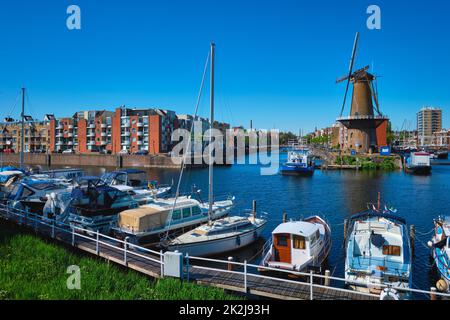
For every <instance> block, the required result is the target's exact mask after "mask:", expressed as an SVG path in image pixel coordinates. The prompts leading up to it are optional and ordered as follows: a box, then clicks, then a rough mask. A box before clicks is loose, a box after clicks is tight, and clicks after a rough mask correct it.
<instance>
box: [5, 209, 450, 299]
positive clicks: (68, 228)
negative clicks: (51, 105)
mask: <svg viewBox="0 0 450 320" xmlns="http://www.w3.org/2000/svg"><path fill="white" fill-rule="evenodd" d="M0 217H3V218H5V219H7V220H8V219H11V218H13V217H15V218H16V222H17V223H18V224H19V225H26V226H29V227H31V228H34V229H35V230H38V227H39V226H47V227H49V231H48V232H47V233H48V235H49V236H50V237H52V238H56V235H57V232H60V233H63V234H66V235H70V243H71V245H72V246H75V245H76V244H77V243H76V240H77V238H78V239H79V238H81V239H86V240H90V241H92V242H93V243H94V244H95V253H96V254H97V255H100V253H101V248H100V246H104V247H108V248H113V249H114V250H118V251H120V252H122V253H123V259H122V262H123V263H124V264H125V265H127V264H128V261H129V258H130V256H134V257H139V258H141V259H144V260H147V261H150V262H152V263H156V264H159V265H160V267H161V270H160V274H161V277H163V275H164V254H163V252H162V251H154V250H151V249H147V248H144V247H141V246H139V245H136V244H132V243H130V242H128V237H127V238H125V240H120V239H117V238H113V237H110V236H107V235H105V234H102V233H100V232H98V231H92V230H86V229H83V228H80V227H77V226H73V225H69V224H66V223H63V222H59V221H56V220H55V219H49V218H45V217H42V216H39V215H36V214H33V213H30V212H28V211H23V210H19V209H13V208H10V207H8V206H6V205H0ZM41 231H42V232H43V230H41ZM60 240H61V241H63V242H66V243H67V240H66V241H64V240H62V239H60ZM130 249H134V250H130ZM139 252H142V254H141V253H139ZM144 253H145V254H144ZM146 254H147V255H146ZM150 255H153V256H154V257H151V256H150ZM184 260H185V266H186V273H185V275H186V277H187V280H188V281H189V278H190V274H191V272H192V270H193V269H198V270H210V271H217V272H224V273H229V274H236V275H240V276H242V278H243V280H242V291H243V292H245V293H248V292H249V289H251V287H249V281H251V279H252V278H260V279H268V280H272V281H277V282H280V283H290V284H297V285H299V286H307V288H308V289H309V299H311V300H313V299H314V297H315V296H316V297H317V298H320V293H319V292H317V289H327V290H329V291H330V292H332V291H335V292H341V293H348V294H349V295H353V296H355V295H360V296H363V297H370V298H379V297H380V296H379V295H378V294H373V293H365V292H359V291H354V290H350V289H346V288H343V287H338V286H336V285H332V284H331V281H336V282H339V283H342V286H344V285H356V286H362V287H367V283H366V282H361V281H351V280H346V279H344V278H340V277H334V276H331V275H330V272H329V271H326V272H325V275H322V274H315V273H313V272H312V271H311V272H298V271H291V270H283V269H279V268H272V267H266V266H262V265H256V264H251V263H248V262H247V261H246V260H245V261H244V262H235V261H232V260H219V259H211V258H201V257H194V256H189V255H186V256H185V257H184ZM192 261H200V262H206V263H210V264H212V263H214V264H219V265H224V266H226V268H217V267H210V266H204V265H197V264H195V265H193V264H192ZM233 266H234V267H235V269H242V270H233ZM252 269H253V271H256V272H251V271H252ZM261 270H265V271H274V272H279V273H284V274H290V275H294V276H299V277H303V278H307V279H308V281H296V280H290V279H284V278H280V277H272V276H267V275H262V274H260V273H258V272H259V271H261ZM314 281H316V283H314ZM317 282H323V284H320V283H317ZM376 286H377V287H378V288H390V289H395V290H396V291H398V292H405V293H416V294H423V295H427V296H429V297H432V298H433V297H434V298H435V297H437V296H440V297H446V298H450V294H448V293H441V292H437V291H434V290H433V291H426V290H420V289H414V288H404V287H397V286H388V285H384V284H376ZM433 289H434V288H433ZM327 298H328V297H327Z"/></svg>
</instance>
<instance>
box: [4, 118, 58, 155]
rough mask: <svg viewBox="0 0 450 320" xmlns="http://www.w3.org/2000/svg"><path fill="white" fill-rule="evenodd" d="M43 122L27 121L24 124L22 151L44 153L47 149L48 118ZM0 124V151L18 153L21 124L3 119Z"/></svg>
mask: <svg viewBox="0 0 450 320" xmlns="http://www.w3.org/2000/svg"><path fill="white" fill-rule="evenodd" d="M49 116H50V115H47V116H46V118H44V120H43V121H38V120H34V119H28V120H27V121H26V122H25V123H24V151H25V152H46V151H47V150H48V148H49V131H48V125H49V118H48V117H49ZM5 120H8V121H4V122H1V123H0V151H2V152H5V151H14V152H16V153H17V152H20V150H21V143H22V139H21V136H22V123H21V122H20V121H16V120H13V119H5Z"/></svg>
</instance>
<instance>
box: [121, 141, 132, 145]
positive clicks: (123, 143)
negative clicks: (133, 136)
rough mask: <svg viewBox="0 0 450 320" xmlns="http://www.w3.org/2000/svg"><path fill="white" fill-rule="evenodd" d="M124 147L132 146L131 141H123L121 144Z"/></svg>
mask: <svg viewBox="0 0 450 320" xmlns="http://www.w3.org/2000/svg"><path fill="white" fill-rule="evenodd" d="M121 144H122V145H123V146H129V145H130V141H122V143H121Z"/></svg>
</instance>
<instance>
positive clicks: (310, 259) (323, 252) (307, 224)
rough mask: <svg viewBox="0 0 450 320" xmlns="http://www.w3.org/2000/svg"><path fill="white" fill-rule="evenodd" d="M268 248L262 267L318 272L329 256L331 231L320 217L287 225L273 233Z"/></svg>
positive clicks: (282, 225) (291, 222)
mask: <svg viewBox="0 0 450 320" xmlns="http://www.w3.org/2000/svg"><path fill="white" fill-rule="evenodd" d="M265 247H267V248H268V250H267V253H265V254H264V258H263V260H262V261H261V266H264V267H270V268H277V269H283V270H292V271H299V272H303V271H307V270H308V269H314V270H317V269H320V268H321V266H322V264H323V262H324V261H325V259H326V258H327V257H328V254H329V253H330V249H331V229H330V226H329V225H328V224H327V223H326V222H325V221H324V220H323V219H322V218H320V217H319V216H312V217H309V218H306V219H304V220H302V221H290V222H285V223H282V224H280V225H279V226H278V227H276V228H275V230H273V231H272V237H271V239H270V240H269V242H268V245H267V246H265ZM260 271H268V269H264V268H261V269H260Z"/></svg>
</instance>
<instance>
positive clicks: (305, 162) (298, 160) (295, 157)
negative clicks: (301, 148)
mask: <svg viewBox="0 0 450 320" xmlns="http://www.w3.org/2000/svg"><path fill="white" fill-rule="evenodd" d="M280 171H281V174H282V175H306V176H308V175H312V174H313V173H314V161H313V158H312V156H311V155H310V154H309V152H307V151H305V152H298V151H289V152H288V160H287V162H285V163H283V165H282V166H281V170H280Z"/></svg>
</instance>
